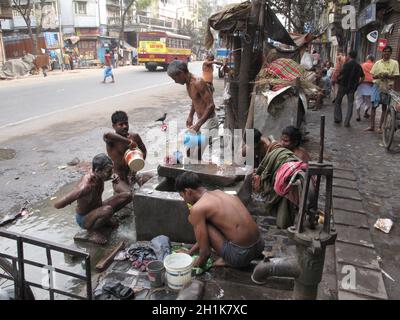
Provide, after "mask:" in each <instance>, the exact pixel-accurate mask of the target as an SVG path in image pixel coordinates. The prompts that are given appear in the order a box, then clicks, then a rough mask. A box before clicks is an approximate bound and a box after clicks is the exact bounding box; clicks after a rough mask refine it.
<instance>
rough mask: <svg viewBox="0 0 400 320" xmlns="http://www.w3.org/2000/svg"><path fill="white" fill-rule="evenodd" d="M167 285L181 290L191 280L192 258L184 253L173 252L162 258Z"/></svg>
mask: <svg viewBox="0 0 400 320" xmlns="http://www.w3.org/2000/svg"><path fill="white" fill-rule="evenodd" d="M164 266H165V271H166V272H165V275H166V279H167V284H168V287H169V288H171V289H172V290H181V289H182V288H183V286H184V285H185V284H187V283H188V282H190V281H191V280H192V267H193V259H192V257H191V256H190V255H188V254H186V253H173V254H170V255H168V256H166V257H165V259H164Z"/></svg>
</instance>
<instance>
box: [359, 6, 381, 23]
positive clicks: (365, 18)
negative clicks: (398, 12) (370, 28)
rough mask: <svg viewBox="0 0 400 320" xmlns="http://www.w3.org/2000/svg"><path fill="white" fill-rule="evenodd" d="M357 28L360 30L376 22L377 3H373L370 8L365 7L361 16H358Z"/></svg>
mask: <svg viewBox="0 0 400 320" xmlns="http://www.w3.org/2000/svg"><path fill="white" fill-rule="evenodd" d="M357 20H358V21H357V26H358V28H363V27H365V26H366V25H367V24H370V23H371V22H375V21H376V3H372V4H370V5H369V6H367V7H365V8H364V9H363V10H362V11H361V12H360V14H359V15H358V19H357Z"/></svg>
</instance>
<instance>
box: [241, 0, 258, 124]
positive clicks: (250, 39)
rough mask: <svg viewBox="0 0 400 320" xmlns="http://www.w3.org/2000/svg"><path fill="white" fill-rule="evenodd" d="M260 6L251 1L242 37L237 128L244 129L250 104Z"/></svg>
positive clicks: (254, 0) (253, 0)
mask: <svg viewBox="0 0 400 320" xmlns="http://www.w3.org/2000/svg"><path fill="white" fill-rule="evenodd" d="M260 6H261V1H260V0H252V1H251V12H250V16H249V24H248V29H247V32H246V34H245V35H244V36H243V38H242V57H241V62H240V74H239V101H238V119H237V120H238V128H236V129H244V128H245V127H246V121H247V114H248V111H249V105H250V90H249V89H250V80H251V79H250V70H251V64H252V61H253V58H254V54H253V43H254V41H255V34H256V28H257V23H258V17H259V14H260ZM262 32H263V30H262Z"/></svg>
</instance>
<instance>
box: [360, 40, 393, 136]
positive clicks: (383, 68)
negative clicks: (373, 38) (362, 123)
mask: <svg viewBox="0 0 400 320" xmlns="http://www.w3.org/2000/svg"><path fill="white" fill-rule="evenodd" d="M392 52H393V49H392V47H390V46H387V47H386V48H385V49H383V59H381V60H379V61H377V62H376V63H375V64H374V66H373V67H372V70H371V74H372V76H373V78H374V83H375V86H376V87H375V89H378V90H379V93H380V94H379V103H377V104H375V106H373V107H372V111H371V126H370V127H369V128H368V129H366V131H374V130H375V114H376V108H377V107H379V104H381V105H382V114H381V120H380V122H379V129H378V132H379V133H382V125H383V121H384V119H385V115H386V109H387V106H388V105H389V104H390V94H389V90H390V89H392V88H393V86H394V80H396V79H397V78H398V77H399V76H400V73H399V63H398V62H397V61H396V60H393V59H390V57H391V55H392Z"/></svg>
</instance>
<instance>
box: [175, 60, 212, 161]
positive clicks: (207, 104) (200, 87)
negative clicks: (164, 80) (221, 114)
mask: <svg viewBox="0 0 400 320" xmlns="http://www.w3.org/2000/svg"><path fill="white" fill-rule="evenodd" d="M168 75H169V76H170V77H171V78H172V79H173V80H174V81H175V82H176V83H179V84H181V85H186V89H187V92H188V95H189V97H190V98H191V99H192V106H191V109H190V113H189V116H188V118H187V121H186V127H187V129H189V131H192V132H197V133H199V132H200V131H201V130H202V131H203V133H205V134H206V135H207V134H208V135H209V137H210V138H212V141H213V142H214V141H215V142H216V141H217V139H218V137H217V135H215V131H216V130H218V127H219V123H218V117H217V115H216V113H215V105H214V99H213V96H212V93H211V91H210V90H209V88H208V86H207V84H206V82H205V81H204V80H203V79H201V78H196V77H195V76H194V75H193V74H191V73H190V72H189V70H188V67H187V64H186V63H184V62H182V61H172V62H171V64H170V65H169V66H168ZM195 114H196V116H197V122H196V123H195V124H194V123H193V120H194V115H195ZM211 130H212V131H211ZM213 131H214V132H213ZM205 147H207V146H203V147H202V150H201V151H202V152H201V154H199V152H198V150H194V152H193V154H194V155H195V156H196V157H198V160H201V155H202V153H203V152H204V150H205ZM215 149H216V148H213V151H215ZM216 151H219V150H216Z"/></svg>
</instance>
